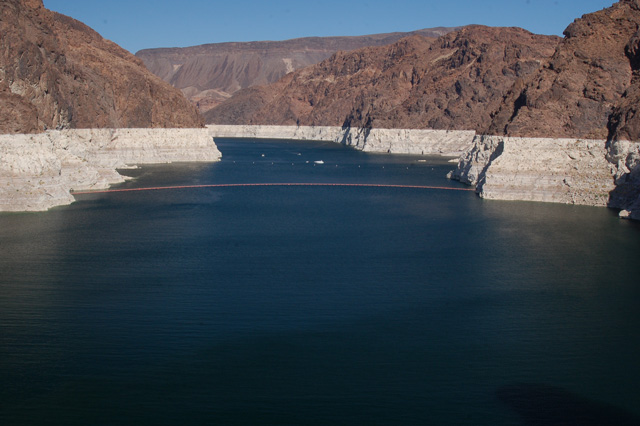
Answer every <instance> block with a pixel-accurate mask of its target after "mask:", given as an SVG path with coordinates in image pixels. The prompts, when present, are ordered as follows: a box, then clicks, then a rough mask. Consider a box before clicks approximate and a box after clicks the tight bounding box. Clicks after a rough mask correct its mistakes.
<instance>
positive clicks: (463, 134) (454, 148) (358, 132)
mask: <svg viewBox="0 0 640 426" xmlns="http://www.w3.org/2000/svg"><path fill="white" fill-rule="evenodd" d="M207 128H208V129H209V132H210V134H211V136H213V137H214V138H216V137H218V138H258V139H293V140H315V141H327V142H336V143H341V144H344V145H347V146H352V147H354V148H356V149H359V150H361V151H366V152H383V153H390V154H418V155H442V156H448V157H458V156H460V155H461V154H462V153H463V152H464V151H465V150H467V149H468V148H469V147H470V146H471V143H472V142H473V137H474V136H475V132H474V131H472V130H471V131H465V130H429V129H363V128H352V127H345V128H342V127H337V126H251V125H244V126H242V125H238V126H236V125H208V126H207Z"/></svg>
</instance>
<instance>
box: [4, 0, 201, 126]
mask: <svg viewBox="0 0 640 426" xmlns="http://www.w3.org/2000/svg"><path fill="white" fill-rule="evenodd" d="M0 34H1V37H0V133H27V132H36V131H43V130H44V129H47V128H48V129H55V128H102V127H105V128H106V127H110V128H118V127H127V128H128V127H183V128H184V127H186V128H193V127H200V126H202V124H203V123H202V118H201V117H200V116H199V114H198V113H197V111H196V109H195V108H194V107H193V106H192V105H190V103H189V102H188V101H187V100H186V99H185V98H184V97H183V96H182V94H181V93H180V91H178V90H176V89H174V88H173V87H171V86H170V85H169V84H167V83H165V82H163V81H162V80H161V79H159V78H158V77H156V76H155V75H153V74H152V73H151V72H149V71H148V70H147V69H146V68H145V67H144V65H143V64H142V61H140V60H139V59H137V58H136V57H135V56H133V55H132V54H130V53H129V52H127V51H126V50H124V49H122V48H120V47H119V46H117V45H116V44H115V43H112V42H110V41H108V40H105V39H103V38H102V37H101V36H100V35H99V34H98V33H96V32H95V31H93V30H92V29H91V28H89V27H87V26H86V25H84V24H82V23H81V22H78V21H76V20H74V19H72V18H69V17H67V16H64V15H61V14H58V13H55V12H51V11H49V10H47V9H46V8H45V7H44V6H43V4H42V0H29V1H25V0H4V1H2V2H0Z"/></svg>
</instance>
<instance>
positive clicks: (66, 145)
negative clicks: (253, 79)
mask: <svg viewBox="0 0 640 426" xmlns="http://www.w3.org/2000/svg"><path fill="white" fill-rule="evenodd" d="M0 158H1V160H2V161H0V211H41V210H47V209H49V208H51V207H55V206H59V205H65V204H70V203H71V202H73V201H74V198H73V196H72V195H71V193H70V191H72V190H91V189H105V188H108V187H109V185H111V184H114V183H120V182H123V181H124V178H123V177H122V176H121V175H120V174H118V173H117V171H116V170H117V169H120V168H127V167H131V166H132V165H136V164H146V163H167V162H178V161H207V162H209V161H217V160H219V159H220V152H219V151H218V149H217V148H216V146H215V144H214V143H213V139H212V138H211V136H209V133H208V131H207V129H204V128H198V129H77V130H73V129H71V130H49V131H46V132H44V133H38V134H17V135H8V134H5V135H0Z"/></svg>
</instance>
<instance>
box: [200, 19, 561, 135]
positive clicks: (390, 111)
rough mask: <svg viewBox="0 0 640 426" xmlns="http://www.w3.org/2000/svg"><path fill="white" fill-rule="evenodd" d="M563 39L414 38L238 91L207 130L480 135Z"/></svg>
mask: <svg viewBox="0 0 640 426" xmlns="http://www.w3.org/2000/svg"><path fill="white" fill-rule="evenodd" d="M560 40H561V39H560V38H559V37H555V36H542V35H535V34H532V33H530V32H528V31H526V30H523V29H520V28H493V27H485V26H478V25H474V26H468V27H464V28H462V29H460V30H457V31H454V32H450V33H447V34H445V35H443V36H441V37H440V38H438V39H436V40H434V39H431V38H425V37H422V36H419V35H416V36H412V37H407V38H404V39H401V40H400V41H397V42H395V43H393V44H390V45H386V46H379V47H367V48H363V49H359V50H356V51H352V52H338V53H336V54H334V55H333V56H332V57H331V58H329V59H327V60H325V61H323V62H321V63H319V64H317V65H314V66H311V67H308V68H304V69H301V70H298V71H296V72H294V73H291V74H288V75H286V76H285V77H283V78H282V79H281V80H280V81H278V82H277V83H275V84H272V85H269V86H256V87H252V88H248V89H244V90H242V91H239V92H238V93H236V94H235V95H234V96H233V97H232V98H231V99H229V100H228V101H226V102H225V103H223V104H221V105H220V106H218V107H216V108H214V109H212V110H211V111H209V112H207V113H205V121H206V122H207V123H211V124H262V125H264V124H273V125H314V126H318V125H320V126H346V127H365V128H371V127H375V128H409V129H428V128H431V129H447V130H454V129H455V130H476V131H480V130H481V129H483V128H486V127H488V126H489V124H490V123H491V119H492V117H491V113H492V112H493V111H494V110H495V109H497V108H498V107H499V106H500V104H501V103H502V101H503V99H504V97H505V96H506V95H507V93H508V92H509V89H511V87H512V86H513V85H514V84H515V83H516V82H517V81H520V80H522V79H524V78H526V77H527V76H528V75H529V74H531V73H534V72H535V71H537V70H538V69H539V68H540V67H541V66H542V64H543V62H544V61H545V60H546V59H547V58H548V57H550V56H551V55H552V54H553V52H554V50H555V48H556V46H557V45H558V43H559V42H560Z"/></svg>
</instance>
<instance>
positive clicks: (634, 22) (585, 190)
mask: <svg viewBox="0 0 640 426" xmlns="http://www.w3.org/2000/svg"><path fill="white" fill-rule="evenodd" d="M639 28H640V0H622V1H620V2H618V3H615V4H614V5H613V6H611V7H610V8H607V9H604V10H601V11H599V12H595V13H592V14H588V15H585V16H583V17H582V18H580V19H577V20H575V21H574V22H573V23H572V24H571V25H569V27H568V28H567V29H566V30H565V39H564V40H563V41H562V43H560V45H559V46H558V48H557V50H556V52H555V53H554V55H553V56H552V57H551V58H550V60H549V62H548V64H547V65H545V66H544V67H542V68H541V69H540V70H538V71H537V72H535V73H533V74H532V75H530V76H529V77H528V78H526V79H524V80H523V81H520V82H518V83H516V85H514V87H513V89H512V90H511V91H510V93H509V94H508V95H507V96H506V97H505V101H504V103H503V104H502V105H501V107H500V109H499V110H498V111H497V112H496V113H495V114H494V119H493V121H492V123H491V125H490V126H489V127H488V128H487V129H486V130H484V131H483V132H482V133H484V134H488V135H499V136H486V137H477V138H476V140H475V142H474V145H473V147H472V148H471V149H470V151H468V152H467V154H466V155H465V156H464V157H463V158H462V159H461V162H460V164H459V165H458V169H457V170H456V171H455V172H454V173H453V175H452V177H453V178H458V179H460V180H462V181H466V182H468V183H471V184H476V183H477V190H478V192H479V194H480V195H481V196H483V197H487V198H502V199H534V200H540V201H546V200H549V201H560V202H567V203H578V204H592V205H602V204H606V205H608V206H609V207H613V208H617V209H621V210H622V211H621V216H622V217H629V218H633V219H640V144H639V143H638V142H639V141H640V117H639V116H638V115H637V114H636V112H637V110H638V105H639V104H640V56H639V49H640V31H639ZM500 135H506V136H507V137H503V136H500ZM540 138H542V139H540ZM549 138H554V139H549ZM567 138H568V139H567ZM540 141H544V142H540ZM539 147H544V150H540V149H539ZM569 148H571V150H570V149H569ZM576 150H577V151H576ZM540 158H545V159H546V160H545V161H542V162H541V161H539V159H540ZM603 190H606V197H604V196H602V193H603Z"/></svg>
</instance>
